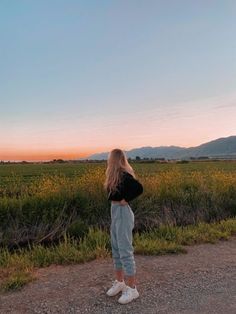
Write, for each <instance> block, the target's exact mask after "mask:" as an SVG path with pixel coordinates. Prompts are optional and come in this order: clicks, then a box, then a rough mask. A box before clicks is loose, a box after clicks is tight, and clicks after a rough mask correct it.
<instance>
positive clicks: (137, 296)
mask: <svg viewBox="0 0 236 314" xmlns="http://www.w3.org/2000/svg"><path fill="white" fill-rule="evenodd" d="M138 297H139V294H138V295H137V296H136V297H134V298H133V299H132V300H130V301H129V302H125V303H122V302H119V300H118V302H119V303H120V304H128V303H130V302H132V301H133V300H136V299H137V298H138Z"/></svg>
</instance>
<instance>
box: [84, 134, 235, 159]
mask: <svg viewBox="0 0 236 314" xmlns="http://www.w3.org/2000/svg"><path fill="white" fill-rule="evenodd" d="M125 152H126V156H127V157H128V158H135V157H136V156H139V157H140V158H166V159H184V158H190V157H201V156H205V157H224V156H227V157H228V156H235V157H236V136H229V137H222V138H218V139H216V140H213V141H210V142H207V143H204V144H201V145H199V146H196V147H189V148H186V147H178V146H159V147H151V146H145V147H140V148H134V149H131V150H129V151H125ZM107 157H108V152H103V153H98V154H93V155H91V156H89V157H88V158H87V159H89V160H102V159H107Z"/></svg>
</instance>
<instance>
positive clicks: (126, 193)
mask: <svg viewBox="0 0 236 314" xmlns="http://www.w3.org/2000/svg"><path fill="white" fill-rule="evenodd" d="M142 193H143V186H142V184H141V183H140V182H139V181H138V180H137V179H135V178H134V177H133V176H132V175H131V174H130V173H128V172H126V171H123V174H122V178H121V181H120V184H119V185H118V187H117V191H115V192H111V193H108V200H109V201H121V200H122V199H125V201H126V202H129V201H132V200H133V199H134V198H136V197H138V196H139V195H140V194H142Z"/></svg>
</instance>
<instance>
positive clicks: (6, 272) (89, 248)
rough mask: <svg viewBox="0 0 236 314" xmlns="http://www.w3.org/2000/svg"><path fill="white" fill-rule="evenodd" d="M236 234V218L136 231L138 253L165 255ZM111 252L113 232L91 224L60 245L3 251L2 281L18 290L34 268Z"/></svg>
mask: <svg viewBox="0 0 236 314" xmlns="http://www.w3.org/2000/svg"><path fill="white" fill-rule="evenodd" d="M234 234H236V218H232V219H227V220H222V221H220V222H218V223H211V224H207V223H200V224H197V225H192V226H187V227H175V226H164V225H163V226H160V227H159V228H155V229H152V230H149V231H146V232H143V233H135V234H134V249H135V253H136V254H143V255H162V254H173V253H175V254H176V253H186V252H187V250H186V247H185V245H193V244H197V243H215V242H216V241H218V240H222V239H224V240H227V239H229V237H230V236H231V235H234ZM108 256H111V246H110V236H109V234H108V233H107V232H106V231H104V230H102V229H100V228H89V232H88V234H87V235H86V236H85V237H84V238H83V239H82V240H80V241H78V240H77V239H75V238H73V237H69V236H68V235H66V234H65V235H64V238H63V240H61V241H60V243H59V244H58V245H51V246H50V247H45V246H43V245H33V246H31V247H29V248H27V249H26V248H24V249H23V248H22V249H19V250H18V251H15V252H13V253H10V252H9V251H8V250H7V249H2V250H1V251H0V282H1V290H2V291H10V290H16V289H19V288H21V287H22V286H24V285H25V284H26V283H28V282H30V281H32V280H35V277H34V269H35V268H37V267H46V266H49V265H51V264H60V265H66V264H76V263H84V262H86V261H90V260H93V259H96V258H105V257H108Z"/></svg>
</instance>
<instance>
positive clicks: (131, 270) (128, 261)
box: [110, 203, 136, 276]
mask: <svg viewBox="0 0 236 314" xmlns="http://www.w3.org/2000/svg"><path fill="white" fill-rule="evenodd" d="M133 228H134V213H133V211H132V209H131V207H130V206H129V205H120V204H118V203H115V204H114V203H111V227H110V234H111V247H112V258H113V264H114V269H115V270H120V269H123V270H124V273H125V275H126V276H134V275H135V272H136V266H135V261H134V248H133V245H132V241H133V234H132V230H133Z"/></svg>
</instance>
